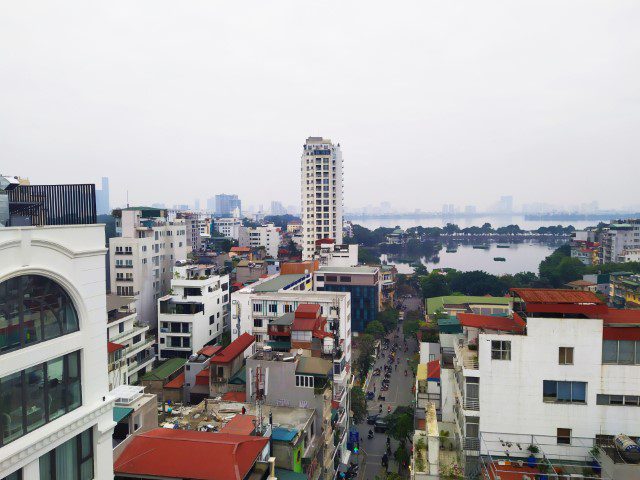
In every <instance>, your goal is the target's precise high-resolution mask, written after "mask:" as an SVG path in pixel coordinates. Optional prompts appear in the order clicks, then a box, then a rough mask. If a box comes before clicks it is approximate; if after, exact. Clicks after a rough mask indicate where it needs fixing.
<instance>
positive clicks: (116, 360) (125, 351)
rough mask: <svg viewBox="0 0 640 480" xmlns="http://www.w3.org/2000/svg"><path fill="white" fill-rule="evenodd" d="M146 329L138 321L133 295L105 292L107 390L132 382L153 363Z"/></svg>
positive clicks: (150, 340)
mask: <svg viewBox="0 0 640 480" xmlns="http://www.w3.org/2000/svg"><path fill="white" fill-rule="evenodd" d="M148 331H149V325H146V324H142V323H139V322H138V318H137V314H136V309H135V298H133V297H119V296H117V295H114V294H108V295H107V341H108V354H109V367H108V369H109V390H112V389H114V388H116V387H118V386H120V385H131V384H134V383H136V382H137V381H138V377H141V376H142V375H144V374H145V373H146V372H147V371H148V370H151V368H152V367H153V363H154V361H155V352H154V350H153V345H154V344H155V338H153V336H148V335H147V333H148Z"/></svg>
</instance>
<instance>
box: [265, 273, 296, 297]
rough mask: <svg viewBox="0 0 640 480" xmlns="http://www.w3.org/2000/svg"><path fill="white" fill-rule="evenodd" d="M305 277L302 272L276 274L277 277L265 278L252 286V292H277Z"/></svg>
mask: <svg viewBox="0 0 640 480" xmlns="http://www.w3.org/2000/svg"><path fill="white" fill-rule="evenodd" d="M304 277H305V275H304V274H296V273H292V274H288V275H278V276H277V277H274V278H271V279H268V280H265V281H264V282H262V283H259V284H258V285H255V286H254V287H253V291H254V292H277V291H278V290H282V289H283V288H285V287H287V286H289V285H291V284H293V283H296V282H299V281H300V280H302V279H303V278H304Z"/></svg>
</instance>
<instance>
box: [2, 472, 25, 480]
mask: <svg viewBox="0 0 640 480" xmlns="http://www.w3.org/2000/svg"><path fill="white" fill-rule="evenodd" d="M2 480H22V470H18V471H16V472H13V473H10V474H9V475H7V476H6V477H4V478H3V479H2Z"/></svg>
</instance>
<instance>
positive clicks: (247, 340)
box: [210, 332, 256, 364]
mask: <svg viewBox="0 0 640 480" xmlns="http://www.w3.org/2000/svg"><path fill="white" fill-rule="evenodd" d="M255 341H256V337H254V336H253V335H249V334H248V333H246V332H245V333H243V334H242V335H240V336H239V337H238V338H236V339H235V340H234V341H233V342H231V343H230V344H229V345H227V347H226V348H225V349H224V350H222V351H221V352H218V353H216V354H215V355H214V356H213V357H211V360H210V362H211V363H215V364H220V363H229V362H231V361H233V360H234V359H235V358H236V357H237V356H238V355H241V354H242V353H244V351H245V350H246V349H247V348H249V347H250V346H251V345H252V344H253V342H255Z"/></svg>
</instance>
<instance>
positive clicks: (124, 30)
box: [0, 0, 640, 210]
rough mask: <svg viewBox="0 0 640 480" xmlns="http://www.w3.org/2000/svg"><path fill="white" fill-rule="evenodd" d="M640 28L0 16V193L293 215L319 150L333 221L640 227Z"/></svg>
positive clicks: (590, 23) (265, 13)
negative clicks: (609, 212)
mask: <svg viewBox="0 0 640 480" xmlns="http://www.w3.org/2000/svg"><path fill="white" fill-rule="evenodd" d="M61 6H63V7H64V8H61ZM638 25H640V2H637V1H631V0H629V1H610V2H601V1H577V0H572V1H539V0H538V1H514V2H499V1H494V0H488V1H484V2H473V1H460V2H435V1H426V2H425V1H409V2H403V3H402V4H393V5H392V4H389V3H387V2H384V3H382V2H367V3H360V2H354V3H345V2H335V1H315V2H296V1H293V0H288V1H279V2H275V3H272V2H269V3H266V2H258V1H248V2H242V3H231V2H205V1H194V2H188V3H181V4H176V3H174V2H167V1H154V2H150V1H148V0H142V1H139V2H135V3H130V2H109V3H103V4H97V3H86V2H80V1H65V2H63V4H60V3H51V2H35V3H30V2H5V3H3V5H2V7H0V42H2V44H3V45H5V46H6V47H8V48H4V49H2V51H0V131H1V132H2V134H0V172H2V173H4V174H11V175H21V176H25V177H28V178H29V179H30V180H31V181H32V183H86V182H99V179H100V177H101V176H103V175H104V176H108V177H109V178H110V182H111V198H112V204H113V205H122V204H124V203H125V199H126V192H127V190H128V192H129V201H130V203H131V204H141V203H144V204H150V203H152V202H164V203H166V204H168V205H172V204H175V203H189V204H191V203H193V200H194V198H200V201H201V204H202V202H204V200H205V199H206V198H208V197H212V196H213V195H215V194H219V193H237V194H238V195H239V196H240V198H241V199H242V201H243V204H244V205H249V204H253V205H259V204H264V205H265V206H266V205H268V203H269V201H271V200H279V201H281V202H282V203H283V204H284V205H285V206H287V205H291V204H294V205H298V204H299V199H300V178H299V177H300V163H299V162H300V154H301V151H302V144H303V143H304V140H305V138H306V137H307V136H310V135H314V136H324V137H327V138H331V139H332V140H333V141H334V142H339V143H340V144H341V146H342V151H343V157H344V166H345V204H346V206H347V209H349V208H351V209H354V208H359V207H363V206H365V205H367V204H373V205H377V204H379V203H380V202H382V201H388V202H390V203H391V205H392V206H393V207H394V208H397V209H398V210H414V209H418V208H419V209H422V210H439V209H440V205H441V204H443V203H454V204H456V205H465V204H474V205H477V206H478V207H479V208H483V207H486V206H488V205H490V204H491V203H493V202H495V201H496V199H497V198H498V197H499V196H500V195H513V196H514V198H515V200H516V203H517V204H519V205H520V204H522V203H531V202H545V203H551V204H564V205H569V204H571V205H575V204H580V203H587V202H591V201H592V200H597V201H598V202H599V204H600V206H601V208H621V207H624V206H633V205H638V203H640V202H639V200H638V197H637V189H636V186H637V180H636V179H635V176H636V175H634V173H636V172H637V166H638V158H640V135H638V133H637V132H638V127H639V126H640V109H639V108H638V106H639V105H638V103H639V101H640V62H638V58H640V36H638V35H637V28H638ZM452 32H455V34H452Z"/></svg>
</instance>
